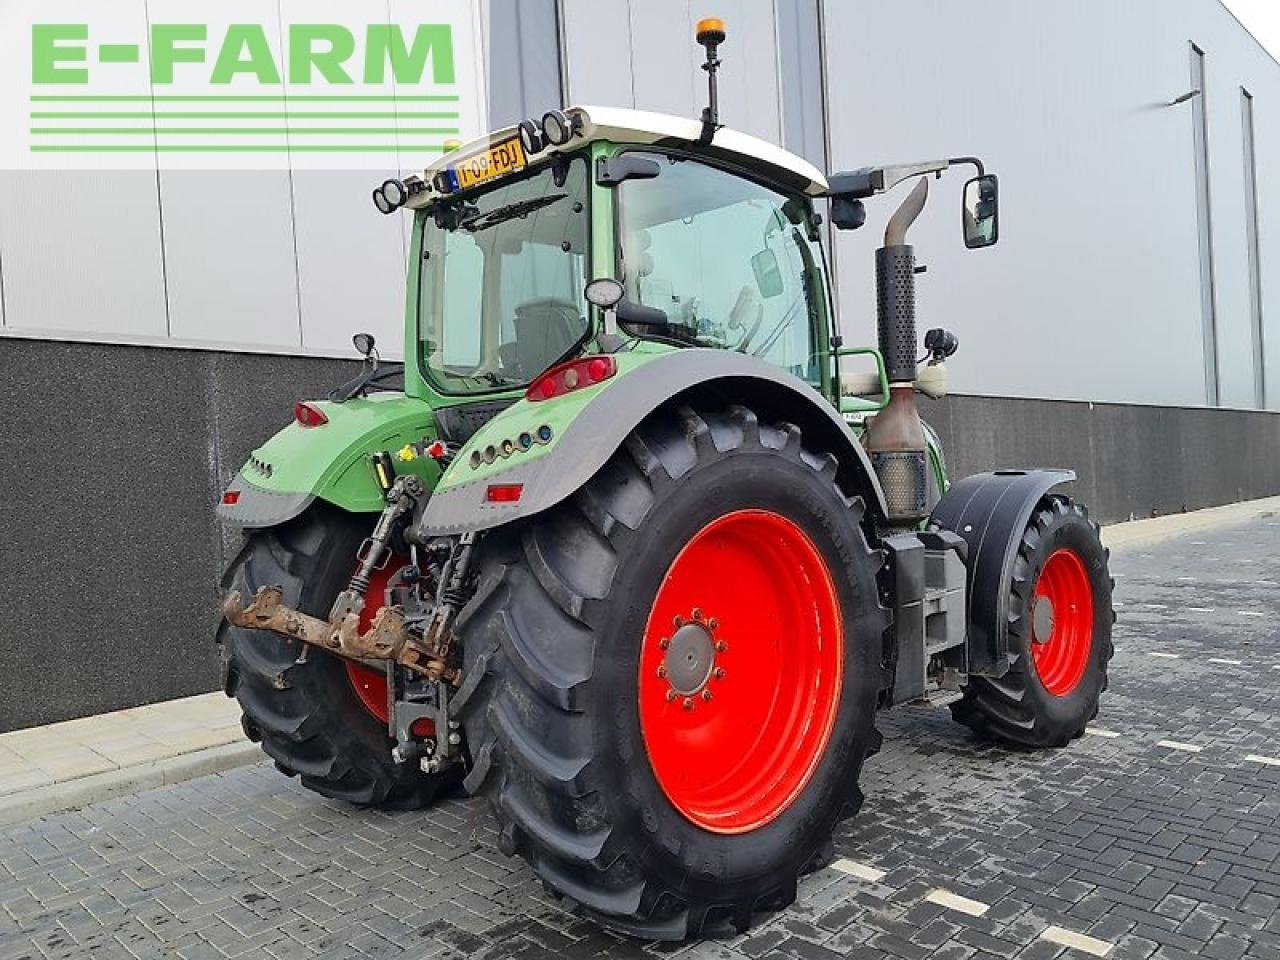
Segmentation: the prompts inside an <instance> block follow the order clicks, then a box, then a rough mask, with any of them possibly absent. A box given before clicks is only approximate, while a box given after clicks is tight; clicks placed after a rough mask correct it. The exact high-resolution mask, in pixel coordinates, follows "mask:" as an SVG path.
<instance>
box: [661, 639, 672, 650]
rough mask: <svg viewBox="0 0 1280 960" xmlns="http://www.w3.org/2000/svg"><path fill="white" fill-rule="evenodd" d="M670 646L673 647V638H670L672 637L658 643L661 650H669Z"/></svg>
mask: <svg viewBox="0 0 1280 960" xmlns="http://www.w3.org/2000/svg"><path fill="white" fill-rule="evenodd" d="M669 646H671V638H670V637H663V638H662V639H661V640H659V641H658V647H659V649H662V650H665V649H667V647H669Z"/></svg>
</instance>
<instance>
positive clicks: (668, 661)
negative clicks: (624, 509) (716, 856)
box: [639, 510, 844, 834]
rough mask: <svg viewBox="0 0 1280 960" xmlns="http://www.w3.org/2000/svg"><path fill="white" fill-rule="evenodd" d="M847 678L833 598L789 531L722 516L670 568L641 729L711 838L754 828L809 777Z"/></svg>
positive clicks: (646, 664)
mask: <svg viewBox="0 0 1280 960" xmlns="http://www.w3.org/2000/svg"><path fill="white" fill-rule="evenodd" d="M843 669H844V637H843V622H842V618H841V612H840V602H839V597H838V595H837V593H836V587H835V583H834V581H833V579H832V576H831V573H830V571H829V570H828V567H827V564H826V561H825V560H824V559H823V557H822V554H821V553H820V552H819V550H818V548H817V547H816V546H815V545H814V543H813V541H812V540H811V539H810V538H809V537H808V536H807V535H806V534H805V532H804V531H803V530H801V529H800V527H798V526H797V525H796V524H795V523H793V522H792V521H791V520H788V519H787V518H786V517H783V516H781V515H780V514H777V513H772V512H770V511H766V510H741V511H737V512H734V513H729V514H726V515H724V516H722V517H719V518H718V519H716V520H714V521H712V522H711V523H709V524H707V525H706V526H704V527H703V528H702V529H701V530H699V531H698V532H697V533H696V534H695V535H694V536H693V538H692V539H691V540H690V541H689V542H688V543H687V544H686V545H685V546H684V548H683V549H682V550H681V551H680V553H679V555H678V556H677V557H676V559H675V560H674V561H673V562H672V564H671V566H670V568H669V569H668V570H667V573H666V576H665V577H664V579H663V581H662V584H661V586H660V587H659V589H658V593H657V596H656V597H655V599H654V602H653V607H652V608H651V610H650V614H649V619H648V623H647V624H646V627H645V634H644V639H643V643H642V646H641V651H640V677H639V713H640V729H641V733H642V735H643V738H644V744H645V749H646V751H647V753H648V757H649V762H650V765H651V767H652V769H653V772H654V775H655V777H656V779H657V781H658V784H659V786H660V787H661V788H662V791H663V792H664V793H665V794H666V796H667V799H668V800H669V801H670V802H671V803H672V805H673V806H675V808H676V809H677V810H679V811H680V813H681V814H682V815H683V816H684V817H685V818H686V819H688V820H690V821H691V822H693V823H694V824H696V825H697V826H699V827H702V828H703V829H705V830H709V831H711V832H714V833H724V834H739V833H747V832H749V831H752V830H756V829H759V828H760V827H763V826H765V825H766V824H768V823H770V822H772V821H773V820H775V819H776V818H777V817H778V816H779V815H781V814H782V812H783V811H784V810H786V809H787V807H789V806H790V805H791V804H792V803H793V802H794V801H795V800H796V798H797V797H798V796H799V795H800V793H801V792H802V791H803V790H804V788H805V786H806V785H807V784H808V783H809V781H810V780H811V779H812V777H813V774H814V772H815V771H816V769H817V767H818V764H819V762H820V761H821V759H822V757H823V755H824V753H825V752H826V747H827V744H828V741H829V740H830V738H831V733H832V730H833V728H834V726H835V721H836V715H837V712H838V709H839V702H840V691H841V688H842V676H843Z"/></svg>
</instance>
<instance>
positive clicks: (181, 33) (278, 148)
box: [0, 0, 484, 170]
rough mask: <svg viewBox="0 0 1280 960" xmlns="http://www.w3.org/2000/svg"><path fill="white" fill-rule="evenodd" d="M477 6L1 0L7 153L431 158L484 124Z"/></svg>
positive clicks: (415, 162)
mask: <svg viewBox="0 0 1280 960" xmlns="http://www.w3.org/2000/svg"><path fill="white" fill-rule="evenodd" d="M475 6H476V5H475V3H474V2H473V3H458V2H443V0H422V2H413V3H404V2H397V0H391V2H390V3H382V2H379V3H369V2H349V0H347V2H342V3H336V2H326V0H313V2H306V0H230V2H220V3H218V4H209V3H197V2H194V0H118V2H117V0H113V2H112V3H110V4H104V3H100V2H97V3H87V2H86V0H65V2H60V0H54V2H36V0H4V2H3V3H0V7H3V8H5V10H6V11H7V12H0V37H3V38H4V39H3V40H0V56H4V61H5V62H6V63H7V64H8V66H7V67H5V68H0V81H2V82H3V85H4V87H3V89H4V93H3V94H2V96H3V99H4V101H5V103H4V104H3V110H2V111H0V121H2V122H3V123H4V125H5V127H7V130H3V129H0V163H2V165H3V166H4V167H6V168H42V167H55V168H65V167H80V168H99V167H105V168H116V169H118V168H122V167H123V168H138V167H141V168H151V167H155V166H160V167H164V168H168V167H187V168H192V167H195V168H202V169H208V168H219V167H233V168H241V169H243V168H263V167H268V168H277V167H279V168H286V167H288V168H299V167H302V168H316V167H318V168H330V169H333V168H340V169H377V170H384V169H388V168H400V169H410V170H411V169H415V168H416V169H420V168H421V167H423V166H425V165H426V164H428V163H430V162H431V161H432V160H433V159H434V158H435V157H436V156H438V155H439V154H440V153H441V152H443V151H444V150H445V149H446V145H447V144H448V143H449V142H450V141H456V140H461V139H468V138H470V137H473V136H476V135H478V134H479V132H480V130H481V124H482V120H483V111H482V109H481V107H482V104H483V102H484V91H483V83H484V71H483V69H481V59H482V58H481V50H480V47H479V43H478V39H479V32H480V30H479V24H478V14H477V11H476V10H475V9H474V8H475ZM397 8H399V10H400V11H401V12H403V13H405V14H411V16H405V17H403V18H400V19H389V18H388V17H387V14H388V12H392V13H394V12H395V11H396V10H397ZM211 11H214V12H215V14H216V16H215V17H211V16H210V12H211ZM15 14H21V16H15ZM59 14H61V15H59ZM73 14H80V16H78V17H77V16H74V15H73ZM195 14H203V15H202V16H195ZM291 14H294V15H296V16H294V17H292V18H291V16H290V15H291ZM325 14H327V15H328V16H327V17H325V16H323V15H325ZM362 14H364V15H366V16H367V19H366V18H364V17H362V16H361V15H362ZM377 14H381V18H379V17H378V16H376V15H377ZM15 20H19V21H20V22H14V21H15ZM15 37H21V38H22V41H21V42H22V47H23V49H22V50H21V51H19V55H18V56H14V53H15V51H14V49H13V47H14V46H15V45H16V44H17V43H18V42H19V41H17V40H16V39H15ZM6 54H7V56H5V55H6ZM22 67H25V68H26V69H25V70H23V75H22V76H21V77H18V76H15V73H16V70H18V69H22Z"/></svg>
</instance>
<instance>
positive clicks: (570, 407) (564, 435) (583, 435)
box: [417, 349, 885, 538]
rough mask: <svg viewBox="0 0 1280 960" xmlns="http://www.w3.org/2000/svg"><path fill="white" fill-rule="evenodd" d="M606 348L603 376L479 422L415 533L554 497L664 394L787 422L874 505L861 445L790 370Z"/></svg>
mask: <svg viewBox="0 0 1280 960" xmlns="http://www.w3.org/2000/svg"><path fill="white" fill-rule="evenodd" d="M613 356H614V359H615V360H616V362H617V365H618V372H617V373H616V374H615V375H614V376H613V377H611V378H610V379H608V380H606V381H604V382H603V383H600V384H597V385H594V386H591V387H586V388H583V389H579V390H576V391H573V392H571V393H568V394H565V395H563V396H560V397H557V398H554V399H551V400H537V401H532V400H527V399H526V400H521V401H519V402H517V403H515V404H513V405H512V406H511V407H508V408H507V409H506V410H505V411H503V412H502V413H501V414H499V415H498V416H497V417H495V418H494V419H493V420H491V421H490V422H489V423H488V424H487V425H485V427H483V428H482V429H481V430H479V431H478V432H477V433H476V434H475V435H474V436H473V437H472V438H471V440H470V441H469V442H468V444H467V445H466V447H464V448H463V450H462V451H461V452H460V453H459V454H458V456H457V457H456V458H455V459H454V461H453V465H452V466H451V467H450V468H449V469H448V470H447V471H446V473H445V475H444V477H443V478H442V479H441V481H440V484H439V486H438V487H437V488H436V491H435V493H434V494H433V495H432V497H431V499H430V501H428V503H427V505H426V508H425V509H424V511H423V513H422V516H421V518H420V520H419V522H418V526H417V534H418V535H419V536H420V537H424V538H425V537H433V536H443V535H452V534H458V533H464V532H467V531H475V530H482V529H487V528H490V527H496V526H499V525H501V524H505V523H510V522H511V521H513V520H519V519H521V518H524V517H529V516H533V515H534V514H537V513H541V512H542V511H544V510H547V509H549V508H551V507H553V506H555V505H556V504H558V503H560V502H561V501H563V500H565V499H566V498H568V497H569V496H570V495H571V494H573V493H574V492H575V491H576V490H578V489H579V488H580V487H582V485H583V484H585V483H586V482H587V481H588V480H589V479H591V477H593V476H594V475H595V474H596V472H597V471H598V470H600V468H601V467H603V466H604V465H605V464H606V463H607V462H608V461H609V458H610V457H612V456H613V454H614V452H615V451H616V450H617V449H618V448H619V447H620V446H621V445H622V443H623V441H624V440H626V438H627V435H628V434H630V433H631V431H633V430H634V429H635V428H636V427H637V426H639V424H640V423H641V422H642V421H643V420H644V419H645V418H646V417H648V416H649V415H650V414H652V413H653V412H654V411H655V410H657V409H658V408H659V407H660V406H662V405H664V404H668V403H671V402H698V401H702V402H709V403H715V404H729V403H741V404H744V405H745V406H748V407H750V408H751V409H753V410H754V411H755V412H756V413H757V414H758V415H759V416H760V418H761V419H762V420H765V421H789V422H792V423H795V424H796V425H797V426H799V427H800V429H801V431H802V432H803V434H804V437H805V442H806V444H807V445H808V446H810V447H812V448H814V449H817V450H823V451H829V452H830V453H832V454H834V455H835V456H836V458H837V459H838V460H839V461H840V469H839V471H838V473H837V480H838V482H839V483H840V484H841V486H842V487H843V488H844V489H845V490H847V491H849V492H856V493H860V494H863V495H865V496H866V497H867V499H868V507H869V508H870V510H871V511H872V512H873V513H875V512H877V511H878V512H879V514H880V515H883V514H884V509H885V507H884V494H883V492H882V491H881V490H880V486H879V484H878V482H877V481H876V479H875V473H874V471H872V469H871V463H870V460H869V458H868V457H867V454H866V452H865V451H864V450H863V449H862V446H861V445H860V444H859V443H858V442H857V440H856V439H855V438H854V436H853V434H852V433H851V432H850V430H849V428H848V427H847V426H846V424H845V422H844V421H843V420H842V419H841V417H840V415H839V414H837V413H836V411H835V410H834V409H833V408H832V407H831V405H830V404H829V403H827V402H826V400H825V399H824V398H823V397H822V396H821V395H820V394H819V393H817V392H816V391H815V390H814V389H813V388H812V387H811V386H809V385H808V384H807V383H805V382H804V381H803V380H800V379H799V378H798V377H795V376H792V375H791V374H789V373H787V372H786V371H784V370H781V369H779V368H778V367H775V366H774V365H772V364H770V363H767V362H766V361H764V360H760V359H758V358H755V357H748V356H744V355H743V354H740V353H735V352H732V351H728V350H713V349H684V350H672V351H670V352H666V353H657V354H646V353H637V352H631V353H619V354H615V355H613ZM544 427H545V428H546V432H548V433H549V434H550V439H549V440H547V441H545V442H542V441H539V442H535V443H534V444H533V445H532V446H531V447H530V448H529V449H528V450H522V449H521V444H520V439H521V437H522V436H524V435H529V436H533V437H537V435H538V431H539V430H540V429H541V428H544ZM508 443H510V444H511V448H508V447H507V444H508ZM508 449H510V452H506V453H504V451H505V450H508ZM516 486H519V488H520V490H519V499H518V500H510V501H498V502H494V501H491V500H490V498H489V491H490V488H491V487H507V488H509V490H510V489H511V488H514V487H516Z"/></svg>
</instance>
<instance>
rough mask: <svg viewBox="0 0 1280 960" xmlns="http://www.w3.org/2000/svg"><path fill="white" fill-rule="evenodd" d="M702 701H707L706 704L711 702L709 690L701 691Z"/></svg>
mask: <svg viewBox="0 0 1280 960" xmlns="http://www.w3.org/2000/svg"><path fill="white" fill-rule="evenodd" d="M702 699H703V700H705V701H707V703H710V702H711V691H710V690H703V691H702Z"/></svg>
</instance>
